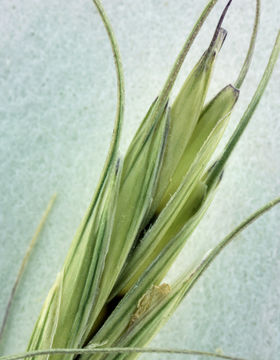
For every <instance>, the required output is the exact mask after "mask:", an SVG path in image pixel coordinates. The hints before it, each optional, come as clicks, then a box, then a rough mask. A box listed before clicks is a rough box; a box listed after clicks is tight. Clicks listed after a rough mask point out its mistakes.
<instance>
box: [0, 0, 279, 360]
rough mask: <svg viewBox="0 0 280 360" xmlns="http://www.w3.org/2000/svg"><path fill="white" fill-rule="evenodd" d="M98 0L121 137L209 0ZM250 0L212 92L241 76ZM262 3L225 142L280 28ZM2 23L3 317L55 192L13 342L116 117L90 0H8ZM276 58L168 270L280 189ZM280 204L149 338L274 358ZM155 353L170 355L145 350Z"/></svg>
mask: <svg viewBox="0 0 280 360" xmlns="http://www.w3.org/2000/svg"><path fill="white" fill-rule="evenodd" d="M102 3H103V6H104V8H105V10H106V11H107V13H108V16H109V18H110V20H111V22H112V26H113V28H114V31H115V34H116V38H117V40H118V42H119V46H120V52H121V55H122V60H123V65H124V72H125V82H126V111H125V125H124V132H123V137H122V140H123V141H122V150H125V148H126V147H127V146H128V144H129V140H130V139H131V138H132V135H133V134H134V132H135V131H136V129H137V126H138V124H139V122H140V120H141V119H142V118H143V116H144V114H145V112H146V110H147V109H148V107H149V105H150V104H151V102H152V101H153V100H154V98H155V97H156V96H157V94H158V92H159V90H160V89H161V87H162V85H163V83H164V81H165V78H166V76H167V75H168V73H169V70H170V68H171V66H172V64H173V62H174V60H175V57H176V55H177V53H178V51H179V50H180V48H181V46H182V44H183V42H184V39H185V37H186V35H187V34H188V32H189V31H190V29H191V28H192V25H193V23H194V21H195V20H196V19H197V17H198V15H199V14H200V12H201V10H202V9H203V6H204V5H205V1H202V0H199V1H191V0H179V1H176V2H175V1H171V0H160V1H155V0H146V1H144V2H143V1H140V0H133V1H132V0H120V1H111V0H104V1H103V2H102ZM224 5H225V2H224V1H220V2H218V5H217V7H216V8H215V9H214V11H213V12H212V13H211V14H210V16H209V18H208V19H207V22H206V24H205V25H204V26H203V29H202V31H201V33H200V34H199V36H198V38H197V40H196V41H195V43H194V46H193V48H192V49H191V51H190V53H189V55H188V56H187V59H186V61H185V65H184V66H183V68H182V71H181V73H180V75H179V80H178V81H177V83H176V88H175V92H176V89H178V88H179V86H180V85H181V84H182V83H183V81H184V79H185V76H186V74H187V73H188V71H189V70H190V69H191V67H192V66H193V65H194V64H195V62H196V61H197V60H198V58H199V57H200V56H201V53H202V51H203V49H204V48H205V47H206V46H207V44H208V42H209V39H210V38H211V36H212V31H213V29H214V28H215V25H216V22H217V19H218V17H219V14H220V13H221V11H222V8H223V6H224ZM254 7H255V3H254V1H253V0H252V1H246V2H244V1H243V0H235V1H233V3H232V5H231V8H230V10H229V13H228V15H227V17H226V19H225V22H224V25H223V26H224V27H225V28H226V29H227V31H228V37H227V39H226V41H225V44H224V46H223V48H222V50H221V54H220V55H219V58H218V61H217V64H216V66H215V71H214V74H213V82H212V85H211V88H210V95H213V94H215V93H216V92H217V91H218V90H219V89H220V88H222V87H224V86H225V85H227V84H228V83H230V82H232V83H233V82H234V81H235V80H236V77H237V75H238V72H239V70H240V67H241V65H242V62H243V60H244V54H246V51H247V47H248V43H249V39H250V34H251V29H252V25H253V21H254ZM261 10H262V14H261V23H260V30H259V34H258V39H257V43H256V49H255V55H254V58H253V62H252V66H251V69H250V71H249V73H248V76H247V78H246V80H245V83H244V86H243V87H242V89H241V94H240V99H239V103H238V105H237V107H236V109H235V111H234V113H233V115H232V119H231V121H230V124H229V128H228V130H227V131H226V136H225V138H224V139H223V141H222V144H221V146H220V147H219V149H221V148H222V146H223V145H224V144H225V141H226V139H228V137H229V135H230V134H231V132H232V131H233V129H234V127H235V125H236V123H237V121H238V119H239V118H240V116H241V115H242V113H243V111H244V110H245V108H246V106H247V104H248V103H249V101H250V97H251V96H252V94H253V93H254V90H255V88H256V86H257V83H258V81H259V80H260V78H261V75H262V73H263V70H264V68H265V65H266V62H267V59H268V57H269V53H270V50H271V48H272V46H273V42H274V39H275V37H276V34H277V30H278V29H277V27H278V26H279V18H280V5H279V1H278V0H271V1H269V2H267V1H266V2H265V1H263V4H262V9H261ZM0 33H1V43H0V83H1V92H0V113H1V117H0V119H1V120H0V122H1V127H0V199H1V200H0V204H1V205H0V229H1V235H0V286H1V291H0V321H1V320H2V316H3V313H4V309H5V306H6V304H7V301H8V297H9V294H10V291H11V289H12V286H13V282H14V280H15V278H16V274H17V271H18V268H19V266H20V262H21V259H22V258H23V256H24V253H25V250H26V248H27V246H28V243H29V241H30V239H31V237H32V235H33V233H34V231H35V229H36V227H37V225H38V223H39V221H40V218H41V216H42V214H43V211H44V209H45V207H46V205H47V203H48V200H49V198H50V197H51V195H52V194H53V193H54V192H57V194H58V197H57V201H56V203H55V206H54V209H53V211H52V212H51V214H50V216H49V219H48V221H47V224H46V226H45V228H44V230H43V232H42V234H41V236H40V238H39V241H38V244H37V245H36V247H35V249H34V251H33V254H32V257H31V260H30V263H29V264H28V267H27V269H26V271H25V273H24V276H23V279H22V282H21V284H20V286H19V288H18V291H17V293H16V297H15V299H14V302H13V305H12V308H11V315H10V318H9V321H8V324H7V329H6V332H5V334H4V339H3V343H2V345H1V347H0V353H5V354H8V353H17V352H20V351H23V350H25V348H26V345H27V342H28V339H29V337H30V334H31V331H32V329H33V325H34V322H35V321H36V319H37V317H38V314H39V311H40V308H41V306H42V303H43V301H44V299H45V297H46V295H47V293H48V291H49V288H50V286H51V285H52V283H53V281H54V279H55V276H56V274H57V272H58V271H59V270H60V268H61V266H62V263H63V260H64V257H65V255H66V252H67V250H68V248H69V245H70V242H71V240H72V238H73V236H74V233H75V231H76V228H77V226H78V225H79V222H80V220H81V218H82V216H83V214H84V212H85V210H86V208H87V206H88V204H89V201H90V199H91V196H92V193H93V191H94V188H95V186H96V184H97V181H98V178H99V175H100V172H101V169H102V166H103V163H104V161H105V157H106V153H107V150H108V146H109V141H110V137H111V133H112V129H113V121H114V116H115V107H116V77H115V70H114V64H113V58H112V55H111V49H110V43H109V41H108V39H107V36H106V33H105V30H104V28H103V25H102V22H101V20H100V18H99V16H98V14H97V11H96V9H95V8H94V6H93V4H92V2H91V1H90V0H86V1H82V0H78V1H74V0H69V1H65V0H63V1H55V0H50V1H47V2H46V1H45V2H42V1H38V0H24V1H20V2H19V1H15V0H2V1H1V2H0ZM279 65H280V64H279V62H278V64H277V66H276V68H275V71H274V74H273V76H272V78H271V81H270V84H269V86H268V88H267V90H266V91H265V94H264V96H263V98H262V100H261V103H260V105H259V107H258V109H257V111H256V113H255V115H254V116H253V118H252V120H251V122H250V126H249V127H248V128H247V130H246V132H245V134H244V136H243V137H242V139H241V141H240V143H239V144H238V146H237V148H236V150H235V151H234V154H233V156H232V157H231V159H230V161H229V164H228V166H227V168H226V171H225V173H224V177H223V180H222V183H221V185H220V187H219V190H218V192H217V194H216V197H215V200H214V201H213V203H212V205H211V206H210V208H209V210H208V212H207V214H206V216H205V217H204V219H203V221H202V222H201V224H200V225H199V227H198V229H197V230H196V231H195V233H194V234H193V236H192V237H191V239H190V240H189V242H188V243H187V245H186V247H185V249H184V251H183V252H182V254H181V255H180V257H179V258H178V260H177V262H176V264H175V265H174V266H173V267H172V269H171V271H170V273H169V274H168V277H167V281H168V279H172V278H174V277H175V275H176V274H177V273H178V272H179V271H180V272H181V271H182V270H184V269H188V268H191V266H192V265H193V264H195V263H196V262H197V261H198V260H199V259H200V258H201V257H202V256H203V254H204V253H205V252H207V251H208V250H209V249H210V248H211V247H213V246H214V244H216V243H217V242H218V241H219V240H221V239H222V238H223V237H224V236H225V235H226V234H227V233H229V232H230V231H231V230H232V229H233V228H234V227H235V226H236V225H238V224H239V222H241V221H242V220H243V219H244V218H245V217H246V216H248V215H249V214H250V213H252V212H253V211H255V210H256V209H257V208H259V207H260V206H262V205H264V204H265V203H266V202H267V201H269V200H270V199H273V198H274V197H276V196H279V193H280V180H279V179H280V178H279V174H280V161H279V154H280V142H279V137H280V122H279V120H280V119H279V110H280V109H279V94H280V81H279V79H280V66H279ZM218 153H219V150H218V152H217V154H218ZM279 210H280V209H279V207H278V208H275V209H273V210H272V211H270V212H269V213H267V214H266V215H264V216H263V217H262V218H261V219H260V220H258V221H257V222H256V223H255V224H253V225H252V226H251V227H250V228H248V229H247V230H245V231H244V232H243V233H242V234H241V235H240V236H239V237H238V239H236V240H235V241H234V243H233V244H231V245H230V246H229V248H227V249H226V250H225V251H224V252H223V253H222V254H221V255H220V256H219V257H218V259H217V260H216V261H215V263H214V264H212V265H211V266H210V268H209V269H208V270H207V272H206V273H205V274H204V275H203V277H202V279H200V280H199V281H198V283H197V284H196V286H195V287H194V288H193V289H192V291H191V292H190V294H189V295H188V296H187V298H186V299H185V300H184V302H183V304H182V305H181V306H180V308H179V309H178V311H177V312H176V314H175V315H174V316H173V317H172V318H171V320H170V321H169V322H168V323H167V325H166V326H165V327H164V328H163V329H162V331H161V332H160V334H159V335H158V336H157V337H156V338H155V339H154V340H153V342H152V343H151V344H150V346H153V347H165V348H166V347H176V348H182V349H188V348H189V349H197V350H205V351H222V352H224V353H226V354H232V355H236V356H242V357H245V358H248V359H262V360H264V359H270V360H272V359H277V358H278V356H279V355H278V354H279V353H280V340H279V339H280V310H279V296H280V283H279V280H278V279H279V270H280V261H279V258H280V230H279V229H280V228H279V221H280V211H279ZM150 358H153V359H163V358H164V359H171V358H172V359H173V358H174V356H170V357H169V356H167V355H164V356H162V355H153V356H151V355H149V354H145V355H143V356H142V359H150Z"/></svg>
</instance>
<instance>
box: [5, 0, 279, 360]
mask: <svg viewBox="0 0 280 360" xmlns="http://www.w3.org/2000/svg"><path fill="white" fill-rule="evenodd" d="M216 2H217V0H211V1H209V2H208V4H207V5H206V7H205V9H204V10H203V12H202V14H201V16H200V18H199V19H198V21H197V22H196V24H195V25H194V27H193V30H192V31H191V33H190V35H189V36H188V37H187V40H186V42H185V44H184V46H183V48H182V50H181V52H180V53H179V55H178V57H177V59H176V60H175V63H174V66H173V68H172V70H171V72H170V74H169V76H168V78H167V80H166V82H165V84H164V86H163V89H162V91H161V92H160V93H159V95H158V97H157V98H156V99H155V100H154V102H153V103H152V104H151V106H150V108H149V109H148V111H147V114H146V116H145V118H144V120H143V122H142V123H141V125H140V127H139V129H138V130H137V131H136V134H135V136H134V138H133V140H132V142H131V144H130V146H129V148H128V150H127V152H126V154H125V155H124V156H122V155H121V154H120V152H119V144H120V136H121V129H122V124H123V118H124V80H123V70H122V64H121V60H120V54H119V50H118V46H117V42H116V39H115V36H114V33H113V31H112V28H111V25H110V22H109V20H108V18H107V16H106V13H105V11H104V9H103V7H102V5H101V3H100V1H99V0H94V3H95V5H96V8H97V10H98V12H99V14H100V16H101V18H102V20H103V23H104V25H105V28H106V30H107V33H108V37H109V40H110V43H111V47H112V51H113V55H114V59H115V65H116V74H117V81H118V105H117V110H116V120H115V127H114V132H113V138H112V142H111V146H110V149H109V153H108V156H107V160H106V163H105V165H104V168H103V171H102V174H101V177H100V181H99V184H98V186H97V189H96V192H95V194H94V196H93V198H92V201H91V203H90V205H89V208H88V210H87V212H86V215H85V217H84V219H83V221H82V223H81V225H80V227H79V229H78V231H77V233H76V235H75V237H74V240H73V242H72V244H71V247H70V250H69V252H68V254H67V257H66V260H65V262H64V265H63V267H62V270H61V271H60V272H59V274H58V275H57V278H56V281H55V283H54V285H53V287H52V288H51V290H50V292H49V294H48V297H47V299H46V301H45V303H44V305H43V308H42V310H41V313H40V315H39V318H38V320H37V322H36V324H35V327H34V330H33V333H32V336H31V338H30V341H29V344H28V346H27V353H26V354H21V355H18V356H10V357H9V356H6V357H5V356H4V357H0V360H15V359H19V358H23V357H27V356H28V357H31V358H33V359H37V358H38V359H39V357H42V356H43V357H44V359H48V360H51V359H55V360H70V359H73V358H76V357H77V356H78V355H79V359H81V360H91V359H92V360H95V359H96V360H97V359H100V360H101V359H102V360H103V359H110V360H112V359H114V360H115V359H118V360H119V359H126V360H128V359H134V358H136V357H137V356H138V355H139V353H140V352H144V351H150V352H162V353H168V352H171V353H172V352H173V354H175V353H181V354H185V355H187V354H188V355H203V356H212V357H217V358H219V357H220V358H224V359H238V358H237V357H232V356H227V355H221V354H218V353H217V354H213V353H206V352H199V351H189V350H184V351H180V350H178V349H177V350H176V349H173V350H172V349H171V350H166V349H161V350H160V349H150V350H148V349H146V350H145V348H144V347H145V345H146V344H147V343H148V342H149V341H150V340H151V339H152V338H153V337H154V335H155V334H156V333H157V332H158V330H159V329H160V328H161V327H162V326H163V325H164V324H165V322H166V321H167V320H168V319H169V317H170V316H171V315H172V314H173V313H174V311H175V310H176V309H177V307H178V305H179V304H180V303H181V301H182V300H183V299H184V298H185V297H186V295H187V294H188V293H189V291H190V290H191V288H192V287H193V285H194V284H195V283H196V281H197V280H198V279H199V278H200V276H201V275H202V274H203V273H204V271H205V270H206V269H207V268H208V266H209V265H210V264H211V263H212V262H213V261H214V259H215V258H216V257H217V255H218V254H219V253H220V252H221V250H222V249H223V248H224V247H225V246H227V245H228V244H229V243H230V242H231V240H232V239H234V237H235V236H236V235H237V234H238V233H239V232H240V231H241V230H243V229H244V228H245V227H246V226H247V225H249V224H250V223H251V222H252V221H254V220H255V219H257V218H258V217H259V216H260V215H262V214H263V213H264V212H266V211H268V210H269V209H270V208H272V207H273V206H275V205H277V204H278V203H279V202H280V199H279V198H277V199H275V200H273V201H271V202H270V203H269V204H267V205H265V206H264V207H263V208H261V209H260V210H258V211H257V212H256V213H254V214H253V215H251V216H250V217H249V218H248V219H247V220H245V221H244V222H242V223H241V224H240V226H238V227H237V228H236V229H235V230H233V232H232V233H230V234H229V235H228V236H227V237H226V238H225V239H224V240H223V241H221V242H220V243H219V244H218V245H217V246H216V247H215V248H213V249H212V250H210V251H209V252H208V253H207V254H206V255H205V256H204V257H203V259H201V262H200V263H199V264H198V265H197V266H196V267H194V268H193V270H192V271H191V272H190V271H188V272H186V273H183V274H181V275H180V276H179V277H178V279H177V281H175V282H174V283H171V284H167V283H165V282H164V278H165V275H166V273H167V272H168V270H169V269H170V267H171V265H172V264H173V263H174V261H175V259H176V258H177V256H178V254H179V253H180V251H181V250H182V248H183V247H184V245H185V243H186V241H187V240H188V239H189V237H190V235H191V234H192V232H193V231H194V229H195V228H196V227H197V226H198V224H199V222H200V220H201V219H202V217H203V215H204V214H205V212H206V211H207V208H208V207H209V205H210V204H211V201H212V199H213V197H214V195H215V192H216V190H217V188H218V187H219V184H220V182H221V180H222V176H223V172H224V171H225V168H226V165H227V161H228V159H229V157H230V155H231V153H232V151H233V150H234V148H235V146H236V144H237V143H238V141H239V139H240V137H241V135H242V134H243V132H244V130H245V128H246V126H247V125H248V123H249V121H250V119H251V117H252V115H253V113H254V111H255V109H256V107H257V105H258V103H259V101H260V99H261V97H262V94H263V92H264V90H265V88H266V86H267V83H268V81H269V79H270V77H271V75H272V71H273V68H274V65H275V63H276V61H277V58H278V56H279V51H280V34H279V33H278V36H277V38H276V41H275V45H274V47H273V49H272V52H271V56H270V59H269V61H268V64H267V67H266V69H265V70H264V73H263V77H262V79H261V81H260V83H259V85H258V87H257V89H256V92H255V94H254V95H253V97H252V100H251V102H250V104H249V105H248V108H247V110H246V111H245V113H244V115H243V116H242V118H241V119H240V121H239V123H238V125H237V127H236V129H235V131H234V133H233V134H232V136H231V138H230V140H229V141H228V143H227V144H226V146H225V148H224V150H223V152H222V153H221V155H220V156H219V157H218V158H217V159H216V160H215V161H213V159H212V157H213V154H214V152H215V150H216V148H217V146H218V144H219V141H220V139H221V137H222V136H223V133H224V131H225V129H226V127H227V125H228V122H229V120H230V116H231V113H232V111H233V110H234V107H235V104H236V102H237V101H238V98H239V95H240V89H241V86H242V84H243V81H244V79H245V77H246V74H247V72H248V69H249V66H250V62H251V58H252V55H253V51H254V46H255V41H256V35H257V29H258V23H259V16H260V2H259V1H257V2H256V16H255V23H254V28H253V31H252V36H251V41H250V44H249V50H248V53H247V54H246V57H245V60H244V64H243V66H242V69H241V71H240V73H239V76H238V78H237V80H236V82H235V84H228V85H227V86H225V87H224V88H223V89H221V90H220V91H219V92H218V93H217V94H216V95H215V96H214V97H213V98H212V99H211V100H210V101H209V102H208V103H206V102H205V99H206V96H207V91H208V88H209V85H210V81H211V77H212V72H213V68H214V64H215V61H216V59H217V56H219V51H220V49H221V47H222V45H223V43H224V41H225V38H226V35H227V33H226V30H225V29H223V28H222V23H223V20H224V17H225V16H226V13H227V11H228V8H229V6H230V4H231V1H229V2H228V4H227V6H226V7H225V9H224V11H223V13H222V15H221V17H220V19H219V21H218V25H217V27H216V29H215V31H214V32H213V36H212V38H210V39H209V46H208V48H207V49H206V50H205V52H204V53H203V55H202V56H201V58H200V59H199V61H198V62H197V64H196V65H195V66H194V68H193V70H192V71H191V72H190V74H189V75H188V76H187V77H186V80H185V82H184V84H183V86H182V88H181V89H180V91H179V92H178V94H177V96H176V98H175V100H174V102H172V103H170V100H169V98H170V94H171V91H172V89H173V85H174V83H175V80H176V78H177V75H178V73H179V71H180V68H181V65H182V63H183V61H184V59H185V57H186V55H187V53H188V51H189V49H190V47H191V45H192V43H193V41H194V39H195V37H196V35H197V34H198V32H199V30H200V28H201V26H202V25H203V23H204V22H205V20H206V18H207V16H208V14H209V13H210V11H211V10H212V8H213V7H214V5H215V4H216ZM36 238H37V235H36ZM32 244H34V241H33V242H32ZM29 253H30V251H29V252H28V254H29ZM25 263H26V261H24V264H25ZM22 271H23V268H22V270H20V274H21V273H22ZM17 283H18V280H17ZM17 283H16V285H15V287H14V290H13V293H12V295H11V300H10V302H11V301H12V298H13V295H14V292H15V289H16V286H17ZM10 302H9V306H10ZM9 306H8V308H7V312H6V315H5V319H4V322H3V325H2V328H1V335H2V333H3V331H4V328H5V323H6V319H7V316H8V311H9ZM67 349H68V350H67Z"/></svg>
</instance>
